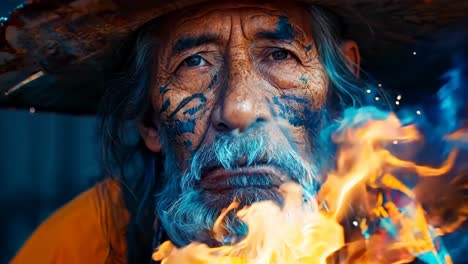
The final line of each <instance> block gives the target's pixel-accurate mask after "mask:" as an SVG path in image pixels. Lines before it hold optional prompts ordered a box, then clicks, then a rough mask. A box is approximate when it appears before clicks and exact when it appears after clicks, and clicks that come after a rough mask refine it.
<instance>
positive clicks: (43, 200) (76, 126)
mask: <svg viewBox="0 0 468 264" xmlns="http://www.w3.org/2000/svg"><path fill="white" fill-rule="evenodd" d="M22 2H23V1H21V0H0V16H8V11H10V10H12V9H14V8H15V7H16V6H17V5H18V4H21V3H22ZM96 135H97V134H96V119H95V118H94V117H90V116H81V117H80V116H69V115H59V114H54V113H39V112H34V113H31V112H29V111H27V110H26V111H25V110H0V215H1V217H0V263H7V262H8V260H9V259H10V258H11V257H12V256H13V255H14V254H15V252H16V251H17V250H18V248H19V247H20V246H21V245H22V244H23V243H24V241H25V239H26V238H27V237H28V236H29V235H30V234H31V232H32V231H33V230H34V229H35V228H36V227H37V226H38V225H39V224H40V223H41V222H42V221H43V220H44V219H45V218H47V216H49V215H50V214H51V213H52V212H53V211H54V210H56V209H57V208H58V207H60V206H62V205H63V204H64V203H66V202H67V201H69V200H70V199H72V198H73V197H74V196H76V195H77V194H78V193H80V192H81V191H83V190H85V189H86V188H88V187H90V186H92V185H94V183H95V182H96V181H98V180H99V179H100V178H101V177H102V175H103V173H102V171H101V169H100V164H99V156H98V145H97V140H96V138H97V137H96Z"/></svg>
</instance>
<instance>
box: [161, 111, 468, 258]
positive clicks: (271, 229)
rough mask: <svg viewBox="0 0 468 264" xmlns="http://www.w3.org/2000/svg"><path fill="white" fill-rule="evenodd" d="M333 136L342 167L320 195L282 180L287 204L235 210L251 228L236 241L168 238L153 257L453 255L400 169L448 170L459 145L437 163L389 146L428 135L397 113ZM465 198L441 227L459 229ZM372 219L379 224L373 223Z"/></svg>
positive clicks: (426, 174)
mask: <svg viewBox="0 0 468 264" xmlns="http://www.w3.org/2000/svg"><path fill="white" fill-rule="evenodd" d="M466 132H467V131H459V132H456V133H454V134H453V135H451V136H450V138H451V139H453V138H467V137H466V134H467V133H466ZM333 140H334V141H335V142H336V143H337V144H338V145H339V147H340V148H339V152H338V158H337V166H336V170H335V171H333V172H331V173H329V174H328V175H327V178H326V179H327V180H326V181H325V182H324V184H323V185H322V187H321V189H320V191H319V193H318V195H317V197H316V200H312V201H308V202H303V200H302V190H301V188H300V187H299V186H298V185H297V184H293V183H287V184H284V185H283V186H282V187H281V191H282V194H283V196H284V199H285V203H284V206H283V207H282V208H280V207H279V206H278V205H277V204H276V203H274V202H273V201H262V202H258V203H254V204H252V205H250V206H248V207H245V208H242V209H241V210H239V211H238V212H237V214H236V216H237V217H238V218H239V219H240V220H241V221H243V222H245V223H246V224H247V226H248V230H249V232H248V234H247V236H246V237H245V238H244V239H242V240H241V241H239V242H238V243H235V244H232V245H224V246H220V247H213V248H210V247H208V246H207V245H205V244H202V243H198V242H194V243H191V244H189V245H188V246H186V247H183V248H177V247H175V246H174V245H173V244H172V243H171V242H169V241H167V242H164V243H163V244H162V245H161V246H160V247H159V248H158V249H157V251H156V252H155V253H154V254H153V259H154V260H156V261H158V260H162V263H163V264H171V263H226V264H234V263H314V264H315V263H330V262H333V263H408V262H410V261H412V260H413V259H414V257H415V256H418V255H420V254H423V253H428V252H429V253H432V254H433V255H434V256H435V257H436V258H438V259H439V260H440V263H446V264H448V263H452V261H451V259H450V256H448V255H444V256H438V252H437V249H436V247H435V245H434V242H433V241H434V238H435V236H436V235H437V232H436V231H437V230H435V229H434V228H432V227H431V226H430V225H429V224H428V220H427V219H430V214H428V212H426V211H425V210H423V207H422V205H421V203H419V202H418V199H419V198H418V197H419V194H418V193H417V192H416V193H415V191H414V190H412V189H411V188H409V187H408V186H407V185H405V183H404V181H402V180H401V179H399V178H398V177H397V176H396V175H395V172H396V171H402V170H404V171H405V172H408V173H412V174H416V175H418V176H420V178H421V179H424V178H434V177H436V176H441V175H444V174H446V173H447V172H448V171H449V170H450V169H451V168H452V167H453V164H454V162H455V159H456V156H457V151H456V150H454V151H452V152H451V153H450V155H449V156H448V158H447V160H446V161H445V162H444V164H442V166H440V167H439V168H434V167H429V166H422V165H418V164H416V163H414V162H411V161H407V160H402V159H399V158H398V157H396V156H395V155H394V154H392V152H391V151H389V150H388V149H386V147H387V146H388V145H389V144H395V142H398V143H399V142H403V143H404V142H415V141H418V140H422V137H421V135H420V134H419V132H418V131H417V129H416V127H415V126H413V125H408V126H402V125H401V123H400V121H399V120H398V118H397V117H396V116H395V115H393V114H391V115H389V116H388V118H387V119H385V120H372V121H369V122H367V123H365V124H364V125H362V126H361V127H358V128H342V129H341V130H338V131H337V132H336V133H335V134H334V135H333ZM464 179H466V177H464ZM467 186H468V185H464V186H463V187H462V188H464V189H466V187H467ZM416 189H417V188H416ZM385 190H393V191H398V192H401V193H402V194H404V195H405V196H406V197H407V198H408V201H409V202H408V203H407V204H406V205H404V206H397V205H396V204H395V203H394V202H393V201H391V200H388V199H385V197H384V192H385ZM465 200H466V199H465ZM464 203H465V204H463V205H461V206H459V207H460V208H461V209H460V210H459V211H457V212H458V213H457V217H458V218H457V221H455V223H453V222H452V223H451V226H450V228H446V229H442V230H443V231H442V232H441V231H440V230H439V233H443V232H447V231H449V232H450V231H453V230H455V229H456V228H457V227H458V226H460V225H461V223H463V222H464V221H465V220H466V213H467V212H468V206H467V205H466V202H464ZM429 204H430V203H429ZM237 206H238V203H237V202H236V201H234V202H233V203H232V204H231V205H230V206H229V207H228V208H226V209H225V210H223V212H222V214H221V215H220V216H219V218H218V219H217V220H216V222H215V225H214V227H213V237H214V238H215V239H217V240H218V241H221V239H222V237H223V235H224V234H223V231H224V228H223V219H224V218H225V216H226V214H227V213H228V212H229V211H230V210H233V209H235V208H237ZM353 212H354V213H356V212H361V217H360V218H359V219H357V220H356V219H355V220H354V222H353V223H355V225H358V226H359V231H360V232H359V234H360V238H359V239H354V241H348V243H346V244H345V236H344V228H343V226H341V225H340V223H342V221H345V218H346V217H347V216H349V215H350V214H351V213H353ZM428 217H429V218H428ZM373 222H374V223H378V225H379V226H378V228H374V229H375V230H374V231H372V230H371V229H372V228H371V226H370V225H371V224H372V223H373Z"/></svg>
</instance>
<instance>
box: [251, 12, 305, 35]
mask: <svg viewBox="0 0 468 264" xmlns="http://www.w3.org/2000/svg"><path fill="white" fill-rule="evenodd" d="M255 36H256V37H257V38H263V39H272V40H293V39H294V38H295V37H296V32H295V30H294V28H293V26H292V25H291V24H290V23H289V21H288V18H287V17H286V16H280V17H279V20H278V24H277V26H276V30H275V31H265V32H258V33H257V34H255Z"/></svg>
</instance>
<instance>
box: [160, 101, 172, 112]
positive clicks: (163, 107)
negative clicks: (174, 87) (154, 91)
mask: <svg viewBox="0 0 468 264" xmlns="http://www.w3.org/2000/svg"><path fill="white" fill-rule="evenodd" d="M169 106H171V101H169V99H167V100H166V101H164V103H163V105H162V107H161V110H160V111H159V113H162V112H165V111H166V110H167V109H168V108H169Z"/></svg>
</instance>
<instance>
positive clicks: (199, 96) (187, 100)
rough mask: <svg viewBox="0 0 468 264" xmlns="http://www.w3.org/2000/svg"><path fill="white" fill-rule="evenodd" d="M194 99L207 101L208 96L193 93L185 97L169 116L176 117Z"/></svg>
mask: <svg viewBox="0 0 468 264" xmlns="http://www.w3.org/2000/svg"><path fill="white" fill-rule="evenodd" d="M194 99H199V100H200V101H201V102H202V103H205V102H206V97H205V95H203V94H202V93H196V94H192V95H191V96H189V97H186V98H184V99H183V100H182V102H180V104H179V105H178V106H177V107H176V109H175V110H174V112H172V113H171V114H170V115H169V118H172V117H174V116H175V115H176V114H177V113H178V112H179V111H180V110H181V109H182V108H183V107H184V106H186V105H187V104H188V103H190V102H191V101H192V100H194Z"/></svg>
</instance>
